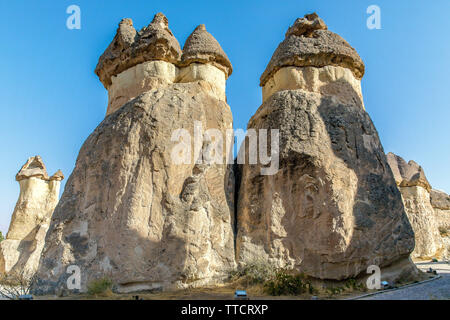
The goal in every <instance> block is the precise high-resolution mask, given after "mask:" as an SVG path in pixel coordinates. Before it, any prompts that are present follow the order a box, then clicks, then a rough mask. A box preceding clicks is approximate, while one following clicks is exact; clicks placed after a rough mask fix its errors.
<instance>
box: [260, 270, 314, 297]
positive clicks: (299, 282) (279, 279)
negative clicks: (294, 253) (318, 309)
mask: <svg viewBox="0 0 450 320" xmlns="http://www.w3.org/2000/svg"><path fill="white" fill-rule="evenodd" d="M264 289H265V291H266V293H267V294H269V295H272V296H281V295H299V294H302V293H310V294H312V293H313V292H314V288H313V286H312V285H311V283H310V282H309V281H307V277H306V276H305V275H304V274H291V273H290V272H289V271H287V270H284V269H281V270H278V271H277V272H276V273H275V275H274V276H273V277H272V278H271V279H270V280H268V281H266V282H265V283H264Z"/></svg>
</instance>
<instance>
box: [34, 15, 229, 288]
mask: <svg viewBox="0 0 450 320" xmlns="http://www.w3.org/2000/svg"><path fill="white" fill-rule="evenodd" d="M155 24H156V26H155ZM122 25H123V23H121V27H119V31H118V35H117V36H116V38H115V40H114V41H116V40H117V39H121V38H120V37H121V36H120V34H122V33H123V32H122V30H121V28H125V27H126V28H128V29H129V28H131V24H130V23H127V24H125V27H124V26H122ZM167 25H168V23H167V19H166V18H165V17H164V16H162V15H161V14H157V15H156V16H155V18H154V20H153V22H152V23H151V24H150V26H149V27H147V28H144V31H140V32H138V33H136V34H137V35H138V36H136V38H133V37H130V39H137V40H135V41H138V45H137V44H135V42H132V43H131V44H128V42H126V41H125V40H124V42H123V43H125V44H124V48H123V51H122V50H118V51H117V52H116V51H114V50H115V49H114V48H115V46H110V47H109V48H108V49H107V52H108V50H112V51H113V52H116V53H117V55H119V56H120V55H121V54H122V52H128V51H129V50H131V52H132V56H133V59H134V60H133V61H139V62H140V63H139V64H135V65H134V64H133V65H131V63H130V64H127V66H128V67H129V68H128V69H126V70H122V67H121V66H120V67H114V63H117V64H119V65H120V64H123V63H124V62H123V61H128V60H126V59H125V60H121V59H116V58H113V59H110V60H105V57H110V54H109V53H107V52H106V53H105V54H104V55H103V56H102V58H100V62H99V66H98V67H97V74H99V76H100V79H101V80H102V82H103V83H104V84H105V85H106V87H107V88H109V90H110V92H111V91H112V90H114V92H119V90H123V92H128V93H126V94H125V93H124V94H120V95H121V96H123V97H125V96H126V97H127V98H124V100H123V101H125V100H127V102H126V103H125V104H123V105H120V106H119V104H117V107H114V108H112V109H109V112H108V115H107V116H106V118H105V119H104V120H103V121H102V123H100V125H99V126H98V127H97V128H96V129H95V131H94V132H93V133H92V134H91V135H90V136H89V137H88V139H87V140H86V141H85V143H84V145H83V147H82V148H81V150H80V153H79V155H78V158H77V162H76V166H75V169H74V171H73V172H72V174H71V176H70V178H69V180H68V181H67V184H66V187H65V190H64V193H63V195H62V198H61V201H60V202H59V205H58V206H57V208H56V210H55V213H54V217H53V220H52V224H51V226H50V229H49V231H48V235H47V242H46V246H45V249H44V252H43V256H42V259H41V264H40V267H39V271H38V274H37V275H38V279H39V280H38V283H37V285H36V287H35V292H36V293H49V292H55V291H56V290H58V289H60V288H65V286H66V280H67V278H68V276H69V275H68V274H67V273H66V271H67V267H68V266H70V265H76V266H78V267H79V268H80V271H81V289H80V290H81V291H85V290H86V287H87V285H88V284H89V282H90V281H92V280H94V279H98V278H101V277H104V276H107V277H109V278H110V279H111V280H112V281H113V282H114V284H115V290H117V291H119V292H130V291H140V290H153V289H167V288H173V287H177V288H180V287H181V288H185V287H192V286H198V285H207V284H214V283H217V282H221V281H223V279H224V278H225V277H226V276H227V275H228V271H229V270H230V269H232V268H234V266H235V252H234V233H233V225H234V204H233V202H234V180H233V176H232V171H231V168H230V166H229V165H227V163H226V157H227V156H228V154H227V152H226V151H227V150H226V149H227V148H226V142H225V141H223V144H221V145H220V148H222V150H223V152H222V153H221V154H219V158H220V160H221V161H220V162H211V161H209V160H208V159H211V158H212V157H213V156H214V155H212V153H213V151H214V150H218V149H211V148H210V146H211V144H213V143H212V141H211V140H208V139H205V141H203V143H202V140H203V138H204V136H203V135H202V133H200V134H201V136H200V144H199V145H196V143H198V141H197V140H196V139H195V131H196V130H198V127H201V129H202V130H203V133H204V134H206V133H205V131H206V130H207V129H211V128H213V129H216V130H217V131H216V132H218V133H219V135H221V136H222V137H225V136H226V130H227V129H231V128H232V121H233V120H232V115H231V111H230V107H229V106H228V105H227V104H226V102H225V101H224V99H219V98H218V97H217V94H216V91H215V87H214V85H213V84H211V83H210V82H209V81H207V80H204V79H198V78H195V77H192V78H190V79H188V80H186V79H185V81H183V82H182V83H181V82H178V80H177V79H178V71H177V70H178V69H179V68H178V66H176V67H172V66H171V65H170V64H172V65H176V64H178V60H180V59H181V52H179V54H178V55H177V54H176V53H177V52H178V51H177V50H175V49H174V48H177V45H176V44H174V41H176V40H174V38H170V39H171V40H170V41H165V42H164V41H163V40H161V41H159V40H157V39H158V35H159V34H160V33H159V31H158V30H159V29H160V28H162V29H163V30H165V31H164V32H162V31H161V33H162V34H163V36H167V34H169V31H167V30H168V27H167ZM146 30H148V32H149V35H148V36H145V34H146V32H147V31H146ZM151 30H157V32H156V31H155V32H156V34H157V35H156V36H154V35H153V33H152V32H154V31H151ZM128 31H129V33H127V34H135V33H134V32H132V31H130V30H128ZM139 35H140V36H139ZM139 37H140V38H139ZM152 37H156V40H155V41H156V42H155V43H156V44H155V48H154V49H155V50H156V51H155V52H156V53H158V54H156V53H155V55H152V56H148V55H147V54H149V52H150V51H148V50H144V49H143V47H142V46H141V42H142V41H147V43H149V44H150V45H149V46H150V47H151V45H152V43H154V42H152V41H153V40H152V39H153V38H152ZM211 37H212V36H211ZM125 38H126V37H125ZM126 39H128V38H126ZM130 41H131V40H130ZM129 46H130V47H129ZM185 47H186V45H185ZM130 48H131V49H130ZM138 49H139V50H144V51H142V52H143V53H142V55H143V56H142V57H140V58H139V56H138V54H139V52H140V51H138ZM133 50H135V51H133ZM136 52H137V53H136ZM111 55H112V54H111ZM147 58H148V59H150V60H149V61H143V60H146V59H147ZM169 58H170V59H169ZM172 58H173V59H172ZM108 59H109V58H108ZM153 59H160V60H158V61H157V60H153ZM163 59H164V60H163ZM177 59H178V60H177ZM108 61H109V62H108ZM130 61H131V60H130ZM161 61H163V62H161ZM169 63H170V64H169ZM196 63H199V64H202V65H208V64H209V62H208V61H200V62H198V61H197V62H196ZM102 66H103V67H102ZM188 67H189V64H187V65H183V68H188ZM105 68H106V69H105ZM214 68H216V67H214ZM113 71H114V72H113ZM219 72H222V73H223V71H220V70H219ZM116 73H117V74H116ZM114 77H115V78H114ZM223 78H225V76H224V75H223ZM152 79H153V80H155V79H156V80H155V81H153V80H152ZM151 81H153V82H151ZM146 83H148V84H149V85H148V86H147V85H146ZM142 84H143V85H142ZM126 88H131V89H126ZM141 91H142V92H141ZM134 95H136V97H134V98H133V96H134ZM117 96H119V95H117ZM110 97H111V95H110ZM128 99H131V100H129V101H128ZM114 101H116V102H117V101H119V100H114ZM111 106H112V105H110V108H111ZM179 129H184V130H185V131H186V132H187V133H188V136H187V138H186V137H183V139H184V140H183V141H181V140H180V138H178V137H177V136H176V135H175V139H174V133H176V130H179ZM181 142H182V143H183V144H185V148H179V147H180V143H181ZM186 146H189V147H190V148H189V149H186ZM231 146H232V145H229V147H231ZM188 150H189V151H188ZM174 154H175V156H177V157H175V158H174ZM178 156H179V157H180V158H182V159H188V160H187V161H185V162H184V161H183V162H182V163H178V162H177V161H175V159H178ZM185 157H186V158H185ZM215 159H217V158H215Z"/></svg>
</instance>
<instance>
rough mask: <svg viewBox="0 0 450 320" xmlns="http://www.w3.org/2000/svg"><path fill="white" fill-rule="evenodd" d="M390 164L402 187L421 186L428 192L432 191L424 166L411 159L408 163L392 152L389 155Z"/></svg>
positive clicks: (397, 181) (396, 180) (396, 179)
mask: <svg viewBox="0 0 450 320" xmlns="http://www.w3.org/2000/svg"><path fill="white" fill-rule="evenodd" d="M386 157H387V160H388V163H389V166H390V167H391V169H392V173H393V174H394V178H395V182H396V183H397V184H398V185H399V186H401V187H414V186H421V187H422V188H425V189H426V190H427V191H428V192H430V191H431V185H430V183H429V182H428V180H427V177H426V176H425V172H424V171H423V169H422V167H421V166H420V165H419V164H417V163H416V162H414V161H413V160H410V161H409V162H408V163H407V162H406V161H405V160H404V159H403V158H402V157H399V156H397V155H395V154H393V153H392V152H389V153H388V154H387V155H386Z"/></svg>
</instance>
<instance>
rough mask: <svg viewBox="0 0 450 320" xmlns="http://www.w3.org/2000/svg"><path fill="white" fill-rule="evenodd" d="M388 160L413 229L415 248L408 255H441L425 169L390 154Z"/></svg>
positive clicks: (418, 256)
mask: <svg viewBox="0 0 450 320" xmlns="http://www.w3.org/2000/svg"><path fill="white" fill-rule="evenodd" d="M387 159H388V163H389V165H390V167H391V170H392V173H393V174H394V178H395V181H396V183H397V186H398V188H399V190H400V192H401V194H402V199H403V203H404V205H405V210H406V214H407V215H408V219H409V221H410V222H411V225H412V228H413V230H414V235H415V243H416V246H415V248H414V251H413V252H412V254H411V256H412V257H413V258H425V259H429V258H432V257H435V256H436V255H438V256H440V255H441V254H442V253H443V249H444V248H443V240H442V237H441V235H440V234H439V225H438V220H437V217H436V214H435V212H434V209H433V206H432V203H431V198H430V192H431V185H430V183H429V182H428V180H427V178H426V176H425V172H424V170H423V169H422V167H421V166H419V165H418V164H417V163H416V162H414V161H412V160H411V161H409V162H408V163H407V162H406V161H405V160H404V159H403V158H402V157H399V156H397V155H395V154H393V153H391V152H389V153H388V154H387Z"/></svg>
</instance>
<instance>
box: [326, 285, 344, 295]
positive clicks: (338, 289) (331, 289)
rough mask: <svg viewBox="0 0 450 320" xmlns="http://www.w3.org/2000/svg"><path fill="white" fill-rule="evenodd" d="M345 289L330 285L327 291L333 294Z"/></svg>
mask: <svg viewBox="0 0 450 320" xmlns="http://www.w3.org/2000/svg"><path fill="white" fill-rule="evenodd" d="M344 291H345V289H344V288H343V287H331V288H327V292H328V293H329V294H330V295H331V296H334V295H336V294H341V293H342V292H344Z"/></svg>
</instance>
